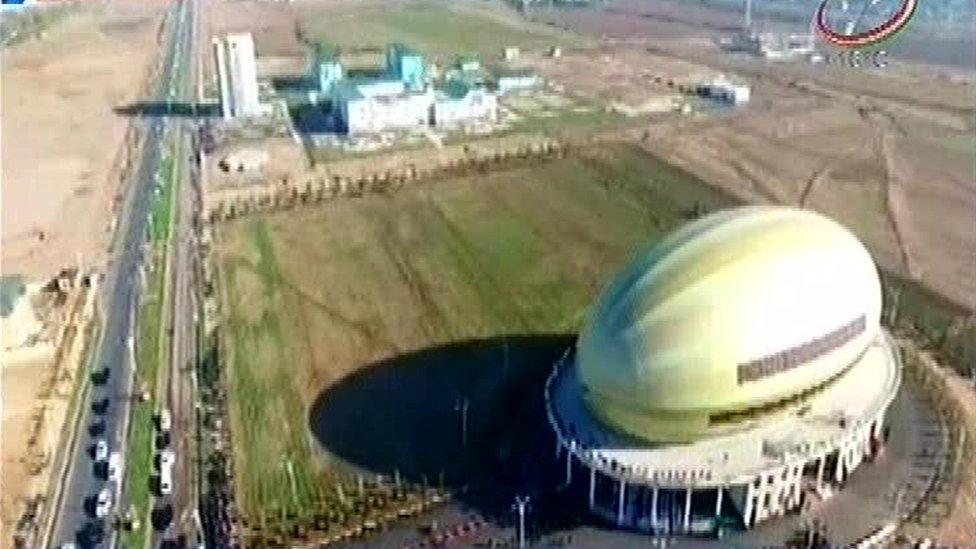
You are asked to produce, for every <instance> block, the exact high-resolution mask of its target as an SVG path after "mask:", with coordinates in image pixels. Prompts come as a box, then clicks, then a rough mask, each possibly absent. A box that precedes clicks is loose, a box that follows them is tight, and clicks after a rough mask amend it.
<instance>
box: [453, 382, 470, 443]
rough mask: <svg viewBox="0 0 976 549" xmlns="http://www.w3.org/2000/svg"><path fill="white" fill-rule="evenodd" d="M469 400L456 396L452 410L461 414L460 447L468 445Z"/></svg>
mask: <svg viewBox="0 0 976 549" xmlns="http://www.w3.org/2000/svg"><path fill="white" fill-rule="evenodd" d="M469 405H470V401H469V400H468V399H467V398H464V397H462V396H460V395H458V397H457V401H455V403H454V411H456V412H459V413H460V414H461V447H462V448H467V446H468V406H469Z"/></svg>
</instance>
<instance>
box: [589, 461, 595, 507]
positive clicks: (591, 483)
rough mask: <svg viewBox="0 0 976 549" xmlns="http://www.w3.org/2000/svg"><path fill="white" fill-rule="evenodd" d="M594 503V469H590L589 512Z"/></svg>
mask: <svg viewBox="0 0 976 549" xmlns="http://www.w3.org/2000/svg"><path fill="white" fill-rule="evenodd" d="M595 502H596V469H595V468H593V467H590V510H592V509H593V504H594V503H595Z"/></svg>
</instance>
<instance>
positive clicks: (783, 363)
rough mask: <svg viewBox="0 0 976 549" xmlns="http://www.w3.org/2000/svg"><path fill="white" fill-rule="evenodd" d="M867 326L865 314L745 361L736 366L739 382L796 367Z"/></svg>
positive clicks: (839, 345) (849, 339)
mask: <svg viewBox="0 0 976 549" xmlns="http://www.w3.org/2000/svg"><path fill="white" fill-rule="evenodd" d="M866 326H867V322H866V320H865V316H864V315H863V314H862V315H860V316H859V317H857V318H856V319H854V320H852V321H851V322H848V323H847V324H845V325H843V326H841V327H840V328H837V329H836V330H834V331H832V332H830V333H828V334H826V335H823V336H820V337H818V338H816V339H813V340H811V341H808V342H806V343H803V344H800V345H797V346H796V347H793V348H790V349H786V350H785V351H779V352H777V353H774V354H771V355H767V356H764V357H762V358H759V359H756V360H751V361H749V362H743V363H741V364H739V365H738V368H737V369H736V374H737V376H736V377H737V382H738V384H739V385H742V384H743V383H745V382H748V381H758V380H760V379H763V378H766V377H769V376H772V375H775V374H778V373H781V372H785V371H787V370H792V369H793V368H796V367H797V366H800V365H801V364H806V363H808V362H811V361H813V360H815V359H817V358H820V357H821V356H823V355H825V354H827V353H829V352H831V351H833V350H835V349H838V348H839V347H841V346H843V345H844V344H846V343H847V342H849V341H851V340H852V339H854V338H855V337H857V336H859V335H861V334H862V333H864V330H865V328H866Z"/></svg>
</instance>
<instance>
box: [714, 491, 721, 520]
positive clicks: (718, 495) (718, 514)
mask: <svg viewBox="0 0 976 549" xmlns="http://www.w3.org/2000/svg"><path fill="white" fill-rule="evenodd" d="M721 516H722V487H721V486H719V487H718V492H716V495H715V518H719V517H721Z"/></svg>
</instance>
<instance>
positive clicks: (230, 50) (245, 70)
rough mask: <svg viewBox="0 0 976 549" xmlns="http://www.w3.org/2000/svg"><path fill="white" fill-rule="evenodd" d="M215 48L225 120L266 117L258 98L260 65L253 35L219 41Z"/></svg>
mask: <svg viewBox="0 0 976 549" xmlns="http://www.w3.org/2000/svg"><path fill="white" fill-rule="evenodd" d="M213 45H214V57H215V61H216V65H217V84H218V87H219V88H220V106H221V111H222V113H223V116H224V118H226V119H230V118H238V117H248V116H259V115H261V114H263V113H264V109H262V107H261V104H260V102H259V98H258V97H259V96H258V75H257V74H258V73H257V63H256V60H255V55H254V39H253V38H252V37H251V34H250V33H239V34H228V35H227V36H225V37H224V39H223V40H220V39H217V38H215V39H214V41H213Z"/></svg>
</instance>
